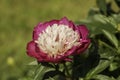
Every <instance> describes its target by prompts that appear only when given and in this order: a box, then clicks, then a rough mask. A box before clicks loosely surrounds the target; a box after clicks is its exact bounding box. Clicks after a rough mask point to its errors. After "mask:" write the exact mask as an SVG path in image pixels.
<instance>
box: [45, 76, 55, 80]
mask: <svg viewBox="0 0 120 80" xmlns="http://www.w3.org/2000/svg"><path fill="white" fill-rule="evenodd" d="M47 80H55V79H54V78H51V77H50V78H49V79H47Z"/></svg>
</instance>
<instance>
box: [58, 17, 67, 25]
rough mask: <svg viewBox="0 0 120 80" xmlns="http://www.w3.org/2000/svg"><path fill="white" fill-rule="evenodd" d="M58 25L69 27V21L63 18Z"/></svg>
mask: <svg viewBox="0 0 120 80" xmlns="http://www.w3.org/2000/svg"><path fill="white" fill-rule="evenodd" d="M59 24H63V25H69V20H68V19H67V18H66V17H64V18H62V19H61V20H60V21H59Z"/></svg>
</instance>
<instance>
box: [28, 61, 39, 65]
mask: <svg viewBox="0 0 120 80" xmlns="http://www.w3.org/2000/svg"><path fill="white" fill-rule="evenodd" d="M28 65H38V62H37V61H36V60H35V61H32V62H30V63H29V64H28Z"/></svg>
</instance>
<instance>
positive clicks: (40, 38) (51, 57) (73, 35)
mask: <svg viewBox="0 0 120 80" xmlns="http://www.w3.org/2000/svg"><path fill="white" fill-rule="evenodd" d="M88 33H89V32H88V29H87V28H86V26H85V25H75V24H74V23H73V22H72V21H69V20H68V19H67V18H66V17H64V18H62V19H61V20H51V21H49V22H44V23H39V24H38V25H37V26H36V27H35V28H34V31H33V39H32V41H30V42H29V43H28V44H27V54H28V55H29V56H31V57H34V58H36V59H37V60H38V61H39V62H53V63H59V62H63V61H71V60H72V59H70V58H69V56H72V55H78V54H81V53H82V52H83V51H85V50H86V49H87V48H88V46H89V44H90V39H89V38H88Z"/></svg>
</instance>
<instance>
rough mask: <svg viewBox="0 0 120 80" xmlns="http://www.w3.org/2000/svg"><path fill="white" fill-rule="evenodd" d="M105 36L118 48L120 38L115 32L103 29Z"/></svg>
mask: <svg viewBox="0 0 120 80" xmlns="http://www.w3.org/2000/svg"><path fill="white" fill-rule="evenodd" d="M102 31H103V33H104V34H105V36H106V37H107V38H108V39H109V40H110V41H111V43H112V44H113V45H114V46H115V47H116V48H117V49H118V40H117V38H116V37H115V35H114V34H113V33H110V32H109V31H107V30H102Z"/></svg>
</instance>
